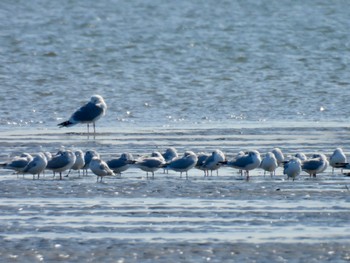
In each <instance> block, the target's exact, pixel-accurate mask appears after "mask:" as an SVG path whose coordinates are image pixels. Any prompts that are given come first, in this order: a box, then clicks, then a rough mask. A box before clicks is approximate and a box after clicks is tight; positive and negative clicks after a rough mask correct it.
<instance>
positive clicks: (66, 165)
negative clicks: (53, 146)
mask: <svg viewBox="0 0 350 263" xmlns="http://www.w3.org/2000/svg"><path fill="white" fill-rule="evenodd" d="M75 160H76V156H75V154H74V153H73V152H72V151H70V150H66V151H59V152H58V153H57V154H56V155H54V156H52V159H51V160H49V161H48V162H47V166H46V169H48V170H52V171H53V172H54V173H55V172H58V173H59V174H60V180H62V172H64V171H66V170H69V169H71V168H72V166H73V165H74V163H75Z"/></svg>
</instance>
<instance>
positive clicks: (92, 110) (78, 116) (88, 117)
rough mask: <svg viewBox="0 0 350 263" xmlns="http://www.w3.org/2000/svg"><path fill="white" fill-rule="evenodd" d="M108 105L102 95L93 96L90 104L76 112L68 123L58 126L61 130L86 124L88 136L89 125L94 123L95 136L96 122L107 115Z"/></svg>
mask: <svg viewBox="0 0 350 263" xmlns="http://www.w3.org/2000/svg"><path fill="white" fill-rule="evenodd" d="M106 110H107V105H106V103H105V101H104V100H103V98H102V97H101V96H100V95H93V96H92V97H91V99H90V101H89V102H88V103H86V104H85V105H83V106H82V107H81V108H80V109H78V110H76V111H75V112H74V113H73V114H72V116H71V117H70V118H69V120H68V121H64V122H62V123H59V124H57V125H58V126H59V127H60V128H62V127H70V126H73V125H76V124H78V123H86V124H87V129H88V134H89V124H90V123H92V125H93V127H94V134H95V133H96V129H95V122H96V121H97V120H98V119H100V118H101V117H102V116H103V115H105V113H106Z"/></svg>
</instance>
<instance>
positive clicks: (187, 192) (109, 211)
mask: <svg viewBox="0 0 350 263" xmlns="http://www.w3.org/2000/svg"><path fill="white" fill-rule="evenodd" d="M76 130H79V129H76ZM76 130H73V131H72V132H69V133H65V132H62V130H59V132H57V130H27V131H23V130H15V131H3V132H1V135H2V136H1V146H0V147H1V157H2V160H4V159H6V158H8V157H9V156H11V155H14V154H15V153H19V152H22V151H26V152H36V151H39V150H41V149H43V150H48V151H51V152H55V151H56V150H58V149H59V148H60V147H61V146H65V147H66V148H73V149H74V148H81V149H83V150H87V149H96V150H97V151H99V152H100V153H101V155H102V158H103V159H106V160H107V159H108V158H111V157H112V156H115V155H118V154H120V153H122V152H124V151H128V152H131V153H133V154H140V155H142V154H150V153H151V152H152V151H153V150H160V151H164V150H165V148H166V147H169V146H174V147H176V148H177V149H178V150H179V152H180V153H181V152H183V150H184V149H189V150H193V151H195V152H199V151H208V152H210V151H212V150H213V149H216V148H218V149H221V150H223V151H224V152H225V153H226V154H227V155H228V157H229V158H230V157H232V156H234V155H235V154H236V153H237V152H238V151H239V150H246V149H258V150H259V151H260V152H261V153H264V152H266V151H268V150H271V149H272V148H273V147H277V146H278V147H280V148H281V149H282V150H283V151H284V153H285V154H286V155H291V154H293V153H295V152H297V151H303V152H305V153H306V154H310V153H315V152H322V153H325V154H327V155H329V154H330V153H331V152H332V151H333V150H334V149H335V148H336V147H343V148H344V150H345V152H346V150H347V148H346V147H347V145H349V139H348V133H349V129H348V128H347V127H346V126H345V125H344V126H342V125H334V123H316V124H306V123H302V124H299V125H297V126H294V127H291V125H287V124H281V123H278V124H277V123H270V124H259V125H255V124H251V125H245V126H244V127H243V128H242V127H239V126H238V125H237V127H229V128H227V127H216V128H215V127H206V128H202V129H193V128H188V127H187V128H181V129H180V128H179V129H174V128H159V129H129V130H128V129H124V130H117V131H115V130H112V129H104V130H102V131H101V132H100V133H98V134H97V135H96V138H95V139H93V138H89V139H88V138H87V136H86V134H79V133H77V132H76ZM281 173H282V168H279V169H278V170H277V175H276V176H275V177H272V178H271V177H270V176H265V177H264V176H263V172H262V171H261V170H254V171H253V173H252V177H251V180H250V181H249V182H247V181H245V180H244V178H242V177H241V176H240V175H239V174H238V173H237V170H234V169H231V168H222V169H220V170H219V176H216V174H215V173H214V175H213V176H211V177H207V178H205V177H203V173H202V171H199V170H194V169H193V170H190V171H189V178H190V179H189V180H185V178H180V177H179V174H178V173H175V172H169V174H164V173H163V171H161V170H159V171H158V172H156V175H155V179H154V180H147V179H146V174H145V173H144V172H142V171H140V170H138V169H136V168H130V169H129V170H127V171H126V172H125V173H124V174H123V175H122V177H121V178H117V177H113V178H105V180H104V182H103V183H96V177H95V176H93V175H92V174H91V172H90V173H89V175H88V176H85V177H79V176H78V175H77V174H72V175H70V176H69V177H66V178H64V179H63V180H62V181H60V180H58V179H57V178H53V177H52V175H51V174H50V173H49V172H47V173H46V175H45V177H43V178H41V179H40V180H32V176H30V175H27V176H25V177H24V178H22V176H20V177H19V178H17V177H16V175H13V174H11V172H8V171H5V170H2V171H1V177H0V180H1V182H0V199H1V211H2V213H1V215H0V219H1V220H0V224H1V227H0V229H1V233H0V244H1V246H0V257H1V258H2V259H3V260H5V261H6V262H58V261H62V262H96V261H103V262H232V261H237V262H320V261H332V262H348V261H349V260H350V252H349V251H350V227H349V224H348V222H349V221H350V213H349V209H350V202H349V201H350V191H349V188H350V185H349V180H350V177H347V176H344V175H343V174H341V173H340V170H336V173H335V174H334V175H332V172H331V169H330V168H328V169H327V170H326V172H324V173H323V174H321V175H319V176H318V177H317V178H309V177H308V176H307V175H306V174H305V173H303V174H302V176H300V177H299V178H298V179H297V180H296V181H294V182H293V181H291V180H286V178H285V177H284V176H282V175H281Z"/></svg>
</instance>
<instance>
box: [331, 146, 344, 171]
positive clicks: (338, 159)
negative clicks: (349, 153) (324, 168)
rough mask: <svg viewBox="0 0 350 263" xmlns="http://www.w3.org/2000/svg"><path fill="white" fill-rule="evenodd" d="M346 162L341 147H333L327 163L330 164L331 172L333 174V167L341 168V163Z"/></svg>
mask: <svg viewBox="0 0 350 263" xmlns="http://www.w3.org/2000/svg"><path fill="white" fill-rule="evenodd" d="M346 162H347V159H346V155H345V154H344V152H343V150H342V148H337V149H335V150H334V152H333V154H332V155H331V157H330V158H329V164H330V166H332V174H334V168H342V167H343V164H344V163H346Z"/></svg>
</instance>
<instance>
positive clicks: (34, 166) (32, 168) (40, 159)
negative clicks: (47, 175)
mask: <svg viewBox="0 0 350 263" xmlns="http://www.w3.org/2000/svg"><path fill="white" fill-rule="evenodd" d="M46 165H47V160H46V156H45V155H44V154H43V153H38V154H37V155H36V156H35V157H34V158H33V160H31V161H30V162H29V163H28V164H27V166H26V167H25V168H24V169H23V173H29V174H32V175H33V179H35V175H36V174H37V175H38V179H39V176H40V173H42V172H43V171H44V170H45V168H46Z"/></svg>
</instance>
